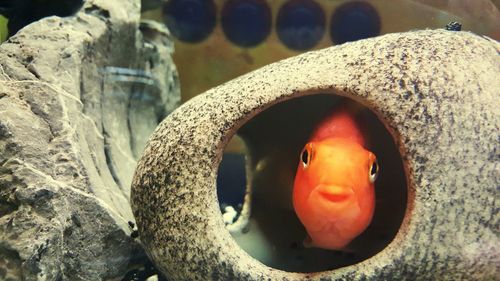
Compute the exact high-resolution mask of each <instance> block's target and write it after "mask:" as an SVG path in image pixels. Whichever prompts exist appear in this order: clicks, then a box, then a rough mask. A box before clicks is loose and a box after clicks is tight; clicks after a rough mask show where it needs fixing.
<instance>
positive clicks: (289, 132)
mask: <svg viewBox="0 0 500 281" xmlns="http://www.w3.org/2000/svg"><path fill="white" fill-rule="evenodd" d="M341 99H345V98H341V97H339V96H335V95H331V94H316V95H310V96H304V97H299V98H294V99H291V100H287V101H284V102H281V103H279V104H276V105H274V106H272V107H271V108H269V109H268V110H266V111H264V112H262V113H261V114H259V115H257V116H255V117H254V118H253V119H252V120H250V121H248V122H247V123H246V124H245V125H244V126H243V127H242V128H241V129H240V130H239V131H238V136H239V137H241V139H242V140H243V141H244V143H245V145H246V149H245V151H241V153H240V154H239V156H238V157H239V158H238V159H239V160H238V161H239V162H238V161H235V160H234V159H233V160H231V159H230V158H231V157H233V158H234V155H233V156H229V154H225V156H224V157H223V160H222V163H223V164H221V169H220V170H219V176H218V184H219V186H218V196H219V201H220V202H221V203H224V200H227V199H225V198H228V196H227V195H228V194H233V199H234V198H235V197H234V194H238V195H236V198H239V200H241V201H238V202H242V200H243V196H244V189H245V184H250V185H251V186H252V191H253V192H252V196H253V199H252V203H251V206H252V213H251V217H250V222H249V225H248V227H247V228H246V229H245V231H244V232H243V233H232V235H233V238H234V239H235V240H236V242H237V243H238V245H239V246H240V247H241V248H242V249H244V250H245V251H246V252H248V254H250V255H251V256H252V257H254V258H256V259H257V260H259V261H261V262H262V263H264V264H266V265H268V266H270V267H273V268H277V269H281V270H286V271H294V272H317V271H324V270H331V269H336V268H340V267H344V266H348V265H352V264H355V263H358V262H360V261H363V260H365V259H367V258H369V257H371V256H373V255H375V254H376V253H378V252H380V251H381V250H382V249H383V248H385V247H386V246H387V245H388V244H389V243H390V242H391V241H392V240H393V238H394V236H395V235H396V233H397V231H398V230H399V227H400V225H401V223H402V221H403V217H404V214H405V210H406V203H407V202H406V201H407V187H406V178H405V174H404V169H403V163H402V160H401V156H400V154H399V151H398V149H397V147H396V145H395V143H394V141H393V139H392V136H391V135H390V133H389V132H388V131H387V130H386V129H385V127H384V125H383V124H382V123H381V122H380V121H379V119H378V118H377V117H376V116H375V114H374V113H372V112H371V111H370V110H368V109H365V110H363V111H361V113H360V120H362V126H363V130H364V131H365V133H366V136H367V138H368V142H369V143H370V147H369V149H370V150H371V151H372V152H374V153H375V155H377V158H378V161H379V164H380V167H381V172H380V175H379V178H378V179H377V182H376V184H375V190H376V207H375V213H374V217H373V220H372V223H371V224H370V226H369V227H368V228H367V229H366V230H365V232H363V233H362V234H361V235H360V236H358V237H357V238H356V239H355V240H354V241H353V242H352V243H351V244H349V246H348V249H349V250H348V251H332V250H323V249H319V248H304V246H303V244H302V242H303V240H304V238H305V237H306V231H305V229H304V227H303V226H302V225H301V223H300V221H299V220H298V218H297V216H296V215H295V212H294V210H293V206H292V190H293V181H294V177H295V172H296V169H297V164H298V161H299V154H300V151H301V150H302V148H303V146H304V144H305V143H306V142H307V140H308V138H309V136H310V134H311V133H312V131H313V129H314V128H315V126H316V125H317V124H318V123H319V122H320V121H321V120H322V119H323V118H324V117H325V116H326V115H327V114H329V112H330V111H331V110H332V109H333V108H334V107H335V105H336V104H337V103H338V102H339V101H340V100H341ZM351 102H354V101H351ZM244 154H246V165H248V166H247V171H249V173H250V175H248V176H247V177H246V178H247V179H248V182H247V181H245V175H244V171H245V167H244V164H243V159H245V158H244V157H245V156H244ZM230 162H231V163H232V164H235V165H239V166H237V167H231V168H230V169H228V167H227V165H228V164H229V165H232V164H230ZM235 169H236V170H237V171H239V172H238V173H239V177H241V179H240V180H236V181H234V180H233V181H232V183H229V181H228V180H225V182H226V183H227V184H225V185H224V186H221V182H223V181H224V178H225V177H227V176H228V175H229V174H230V173H231V172H229V173H227V172H228V171H231V170H233V171H235ZM233 176H234V174H233ZM228 190H231V191H228ZM235 190H238V191H235ZM238 202H234V201H233V202H232V203H231V204H236V205H237V204H238Z"/></svg>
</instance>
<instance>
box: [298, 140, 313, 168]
mask: <svg viewBox="0 0 500 281" xmlns="http://www.w3.org/2000/svg"><path fill="white" fill-rule="evenodd" d="M311 158H312V144H306V146H305V147H304V149H302V152H301V153H300V160H301V162H302V167H304V168H307V167H308V166H309V163H310V162H311Z"/></svg>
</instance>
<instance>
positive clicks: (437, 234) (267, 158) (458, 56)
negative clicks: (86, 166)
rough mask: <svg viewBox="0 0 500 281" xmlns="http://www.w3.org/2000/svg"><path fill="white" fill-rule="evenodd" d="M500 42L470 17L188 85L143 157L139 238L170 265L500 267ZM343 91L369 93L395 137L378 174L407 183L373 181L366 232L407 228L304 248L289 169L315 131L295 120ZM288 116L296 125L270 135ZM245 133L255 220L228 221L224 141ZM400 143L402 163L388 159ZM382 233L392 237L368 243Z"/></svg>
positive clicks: (419, 271) (339, 269)
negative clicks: (207, 85) (222, 178)
mask: <svg viewBox="0 0 500 281" xmlns="http://www.w3.org/2000/svg"><path fill="white" fill-rule="evenodd" d="M499 53H500V44H499V43H498V42H496V41H494V40H491V39H489V38H487V37H481V36H477V35H474V34H471V33H468V32H450V31H445V30H435V31H432V30H426V31H415V32H408V33H395V34H388V35H384V36H380V37H376V38H372V39H367V40H361V41H357V42H354V43H347V44H343V45H339V46H335V47H331V48H327V49H323V50H319V51H314V52H309V53H306V54H303V55H299V56H296V57H293V58H290V59H287V60H283V61H280V62H277V63H274V64H271V65H269V66H266V67H263V68H261V69H259V70H257V71H254V72H251V73H249V74H247V75H244V76H242V77H240V78H237V79H235V80H232V81H230V82H228V83H226V84H223V85H221V86H219V87H217V88H214V89H212V90H210V91H208V92H206V93H205V94H203V95H200V96H198V97H196V98H194V99H192V100H190V101H189V102H187V103H185V104H184V105H183V106H181V107H180V108H179V109H177V110H176V111H175V112H174V113H173V114H171V115H170V116H168V117H167V118H166V119H165V120H164V121H163V122H162V123H161V124H160V125H159V127H158V128H157V129H156V131H155V133H154V134H153V136H152V137H151V139H150V140H149V143H148V145H147V147H146V149H145V151H144V154H143V156H142V158H141V160H140V161H139V164H138V167H137V170H136V172H135V176H134V179H133V186H132V195H131V200H132V209H133V213H134V216H135V218H136V221H137V226H138V230H139V238H140V240H141V241H142V243H143V245H144V247H145V249H146V251H147V252H148V254H149V256H150V257H151V259H152V260H153V261H154V263H155V264H156V265H157V266H158V268H159V269H160V270H161V271H162V272H163V273H164V274H165V275H166V276H167V277H168V278H171V279H172V280H403V279H408V280H493V279H494V278H496V277H497V276H498V275H499V270H498V268H499V261H500V240H499V235H498V222H499V219H500V215H499V213H498V212H497V211H496V210H498V203H496V200H495V198H496V197H497V195H498V183H499V182H500V174H499V173H498V167H499V164H500V163H499V162H500V161H499V157H498V151H499V149H500V147H499V143H498V139H499V131H498V127H499V122H500V111H499V108H500V100H499V98H498V97H499V94H500V80H499V79H498V77H500V56H499V55H498V54H499ZM339 96H340V97H346V98H349V99H351V100H352V101H355V102H357V103H359V104H362V105H364V106H366V107H367V108H369V109H370V111H371V112H372V113H371V114H372V116H373V119H379V120H380V122H381V124H383V125H381V127H382V129H383V130H386V131H387V132H388V133H387V135H388V139H389V140H390V142H393V143H394V147H395V150H394V152H393V153H380V152H376V155H377V158H378V160H379V164H380V166H381V173H380V178H379V179H378V180H377V181H379V180H380V181H383V178H384V177H385V179H386V181H387V182H389V183H390V182H392V181H391V180H392V179H394V181H397V182H398V183H397V184H396V185H395V187H391V188H393V189H392V190H393V191H394V192H395V193H397V194H399V195H398V196H397V197H394V196H393V197H387V196H389V195H387V194H389V193H391V194H393V193H394V192H386V191H384V190H383V187H380V189H379V187H378V186H376V187H375V193H376V207H375V216H377V212H378V213H379V214H380V212H382V211H381V210H384V208H385V210H386V211H385V213H384V214H383V215H379V217H378V218H377V219H375V217H374V221H375V220H376V221H377V222H372V224H373V223H375V225H372V226H369V227H368V229H367V230H366V231H368V232H369V233H376V232H377V231H382V232H380V233H383V231H384V229H385V228H393V229H394V230H393V232H392V234H390V235H388V236H387V235H386V236H384V235H378V236H373V235H368V236H369V237H368V238H363V239H364V240H363V239H361V238H360V239H361V240H360V241H361V242H359V241H358V242H359V243H358V245H354V244H356V243H353V247H355V248H356V247H357V249H356V250H355V252H354V253H352V254H349V253H348V252H335V251H328V250H321V249H314V248H312V249H311V248H305V247H304V246H303V245H302V239H303V238H304V236H305V233H306V232H305V231H304V229H303V227H302V226H301V224H300V222H298V220H297V218H296V217H294V213H293V209H292V208H291V207H290V206H291V203H290V202H291V193H292V185H290V186H287V184H279V182H284V183H290V182H293V177H294V174H295V170H294V169H296V167H297V163H298V162H297V161H298V160H299V158H298V157H299V154H300V150H301V149H302V147H303V144H304V143H302V144H300V142H303V141H304V142H305V141H306V140H307V138H308V132H306V131H305V130H304V131H301V128H302V125H301V124H299V123H297V122H299V121H300V120H306V121H307V120H309V119H310V120H309V121H310V123H314V122H313V121H314V120H313V119H314V118H316V119H317V116H316V115H317V114H316V113H315V112H316V111H321V110H324V109H325V108H326V106H325V104H327V103H329V102H330V101H332V104H333V103H335V102H334V101H335V100H338V99H339ZM306 113H307V114H306ZM297 116H299V117H297ZM308 116H313V117H308ZM314 116H316V117H314ZM308 118H309V119H308ZM311 118H312V119H311ZM318 118H319V117H318ZM316 119H315V120H316ZM258 120H265V121H266V122H260V121H258ZM297 120H299V121H297ZM279 122H283V123H282V124H284V125H283V126H277V124H281V123H279ZM306 123H307V122H305V123H304V124H306ZM306 125H307V124H306ZM306 125H304V126H306ZM273 126H274V127H273ZM275 131H279V132H282V133H283V134H288V135H286V136H287V137H285V138H284V137H281V138H278V141H276V142H273V140H274V139H276V137H275V136H276V135H275V134H274V132H275ZM290 132H291V133H290ZM236 133H238V135H240V136H241V137H242V139H243V140H244V141H245V143H246V144H247V147H248V148H249V149H248V165H249V167H250V168H249V169H248V170H247V171H249V175H247V176H248V179H249V180H248V184H249V186H250V187H251V188H249V190H250V191H251V193H249V194H250V195H251V196H250V195H249V196H247V198H250V199H251V200H247V204H246V205H245V206H246V207H245V206H244V207H243V209H244V210H247V212H246V214H247V216H246V218H247V222H245V224H246V225H247V227H248V229H247V232H248V234H245V233H243V232H241V233H239V234H237V233H235V232H234V231H233V230H231V229H228V228H226V226H225V224H224V221H223V218H222V215H221V211H220V209H219V201H218V197H217V190H216V177H217V173H218V166H219V163H220V161H221V158H222V155H223V150H224V147H225V146H226V144H227V143H228V141H229V140H230V139H231V138H232V137H233V135H235V134H236ZM273 134H274V135H273ZM372 138H373V139H374V141H375V142H376V139H377V138H378V135H377V134H374V135H373V136H372ZM276 143H278V144H279V145H276ZM382 146H383V145H382ZM280 153H281V154H280ZM387 154H391V155H393V156H395V157H396V158H397V159H399V160H398V161H399V162H400V163H401V165H400V166H401V168H397V165H394V166H393V167H394V168H391V166H390V165H391V163H390V162H391V161H388V160H385V161H384V160H383V159H384V158H383V157H388V156H387ZM384 155H386V156H384ZM288 156H290V158H291V159H292V162H293V163H291V164H290V163H288V162H289V161H285V160H286V159H287V157H288ZM396 162H397V161H396ZM266 167H272V169H277V170H279V171H282V172H281V173H265V172H263V171H266ZM288 167H291V168H288ZM398 169H399V170H398ZM277 170H276V171H277ZM270 180H271V181H275V182H276V184H274V183H275V182H273V184H269V181H270ZM377 184H378V183H377ZM382 185H383V184H381V186H382ZM398 192H399V193H398ZM386 193H387V194H386ZM384 196H386V197H384ZM391 196H392V195H391ZM250 207H251V208H250ZM391 208H392V209H391ZM250 209H251V212H249V211H248V210H250ZM391 210H392V211H391ZM262 213H264V215H262ZM248 214H249V215H248ZM241 216H242V217H245V213H244V214H242V215H241ZM393 216H396V217H398V216H399V217H398V218H396V219H394V218H393ZM269 221H271V223H269ZM385 222H387V225H386V224H384V223H385ZM289 225H293V226H290V227H289ZM269 226H271V227H269ZM292 228H293V229H292ZM259 229H260V230H262V231H260V232H259ZM229 230H231V232H230V231H229ZM231 233H232V234H233V235H231ZM252 233H253V234H252ZM259 233H260V234H259ZM294 233H297V235H296V236H293V235H295V234H294ZM250 234H252V235H253V236H252V235H250ZM249 235H250V236H249ZM292 236H293V239H295V240H293V241H296V242H294V243H291V241H292V240H290V241H289V240H287V239H288V238H289V237H292ZM372 236H373V237H372ZM283 241H284V242H285V243H287V244H286V245H287V247H288V248H289V249H285V246H282V245H281V244H280V243H282V242H283ZM363 241H364V242H363ZM248 243H250V244H248ZM252 243H253V244H252ZM372 244H376V245H382V246H380V247H379V248H377V249H376V250H373V251H371V250H370V251H371V252H370V254H369V255H364V254H365V253H367V251H363V249H368V248H370V247H372ZM248 245H257V246H248ZM259 247H260V248H262V249H263V250H262V253H257V252H256V251H254V249H255V248H259ZM372 248H374V247H372ZM375 248H376V247H375ZM375 248H374V249H375ZM360 249H361V250H360ZM332 253H333V254H332ZM363 255H364V256H363ZM359 256H362V258H359ZM290 257H293V259H291V258H290ZM325 257H326V258H325ZM349 258H351V259H352V260H353V262H350V263H349V262H346V263H338V264H336V265H334V266H331V267H329V266H326V267H320V266H318V267H314V264H315V263H314V261H316V263H318V264H324V263H325V260H326V261H335V260H336V259H347V260H348V259H349ZM304 260H308V261H312V262H311V264H312V265H311V266H309V267H304V266H303V264H301V262H302V261H304Z"/></svg>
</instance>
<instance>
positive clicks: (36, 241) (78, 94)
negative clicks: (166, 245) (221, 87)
mask: <svg viewBox="0 0 500 281" xmlns="http://www.w3.org/2000/svg"><path fill="white" fill-rule="evenodd" d="M139 22H140V5H139V1H116V0H112V1H110V0H102V1H101V0H89V1H86V3H85V4H84V6H83V7H82V8H81V10H80V11H78V12H77V13H76V14H75V15H74V16H70V17H66V18H59V17H49V18H45V19H42V20H40V21H38V22H35V23H33V24H31V25H29V26H27V27H25V28H24V29H22V30H20V31H19V32H18V33H17V34H15V35H14V36H13V37H11V38H10V39H9V40H8V41H6V42H4V43H2V44H1V45H0V279H1V280H116V279H119V278H121V277H123V276H124V274H125V273H126V272H127V270H129V267H132V266H133V265H134V264H135V263H138V261H137V260H138V259H139V258H140V257H141V255H142V257H144V256H145V254H144V252H143V251H142V249H141V247H140V245H139V243H138V242H137V241H135V240H134V239H133V238H131V237H130V233H131V231H132V229H131V228H130V226H129V224H128V221H133V220H134V219H133V216H132V211H131V208H130V204H129V193H130V184H131V178H132V174H133V171H134V169H135V165H136V159H137V157H138V156H139V155H140V154H141V153H142V149H143V147H144V145H145V143H146V141H147V138H148V137H149V135H150V134H151V133H152V131H153V130H154V128H155V127H156V126H157V125H158V123H159V120H161V119H163V117H164V116H165V115H166V114H168V113H169V111H172V110H173V107H174V106H175V105H176V104H178V103H179V101H180V96H179V88H178V82H177V78H176V77H177V72H176V70H175V68H174V66H173V63H172V61H171V59H170V54H171V52H172V51H173V47H172V44H171V41H170V39H169V38H168V32H167V31H166V30H165V28H163V30H162V27H156V28H151V27H150V26H148V25H147V24H146V25H144V26H141V30H140V29H139V25H140V23H139ZM141 31H145V32H147V34H144V35H143V34H142V33H141ZM155 34H156V35H155Z"/></svg>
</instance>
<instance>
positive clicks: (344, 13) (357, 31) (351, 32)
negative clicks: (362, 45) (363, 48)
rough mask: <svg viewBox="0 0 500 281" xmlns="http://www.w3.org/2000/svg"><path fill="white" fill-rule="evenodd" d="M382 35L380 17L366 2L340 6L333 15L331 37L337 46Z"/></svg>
mask: <svg viewBox="0 0 500 281" xmlns="http://www.w3.org/2000/svg"><path fill="white" fill-rule="evenodd" d="M379 34H380V17H379V15H378V13H377V10H375V8H374V7H373V6H372V5H370V4H368V3H366V2H362V1H359V2H348V3H345V4H343V5H340V6H339V7H338V8H337V10H335V12H334V13H333V15H332V20H331V22H330V36H331V38H332V41H333V42H334V43H335V44H342V43H345V42H351V41H356V40H359V39H365V38H369V37H374V36H377V35H379Z"/></svg>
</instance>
